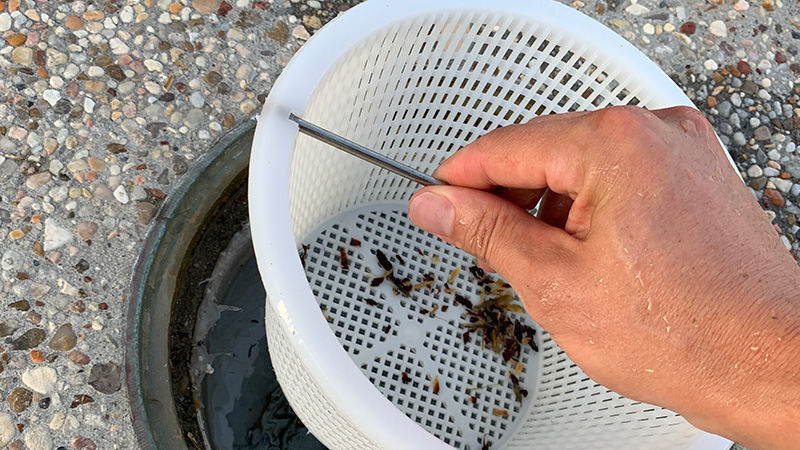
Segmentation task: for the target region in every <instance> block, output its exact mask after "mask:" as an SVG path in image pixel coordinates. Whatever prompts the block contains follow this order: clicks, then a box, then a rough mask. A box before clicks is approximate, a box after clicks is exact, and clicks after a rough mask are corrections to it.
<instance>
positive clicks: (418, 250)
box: [414, 247, 425, 257]
mask: <svg viewBox="0 0 800 450" xmlns="http://www.w3.org/2000/svg"><path fill="white" fill-rule="evenodd" d="M414 251H416V252H417V253H419V256H422V257H425V253H422V250H420V249H419V247H416V248H414Z"/></svg>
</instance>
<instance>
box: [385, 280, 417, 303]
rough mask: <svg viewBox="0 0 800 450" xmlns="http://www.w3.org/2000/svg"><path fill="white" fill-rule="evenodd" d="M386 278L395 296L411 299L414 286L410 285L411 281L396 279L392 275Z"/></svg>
mask: <svg viewBox="0 0 800 450" xmlns="http://www.w3.org/2000/svg"><path fill="white" fill-rule="evenodd" d="M387 277H388V278H389V281H391V282H392V284H393V285H394V287H395V290H394V293H395V294H402V295H403V296H405V297H411V290H412V289H413V288H414V286H413V285H412V284H411V280H410V279H409V278H403V279H398V278H397V277H396V276H394V274H389V275H388V276H387Z"/></svg>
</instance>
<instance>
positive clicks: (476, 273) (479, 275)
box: [469, 266, 489, 285]
mask: <svg viewBox="0 0 800 450" xmlns="http://www.w3.org/2000/svg"><path fill="white" fill-rule="evenodd" d="M469 271H470V273H472V276H473V277H475V279H476V280H478V285H483V284H484V283H487V282H488V281H489V280H488V278H489V277H488V276H486V271H484V270H483V269H481V268H480V267H478V266H471V267H470V268H469Z"/></svg>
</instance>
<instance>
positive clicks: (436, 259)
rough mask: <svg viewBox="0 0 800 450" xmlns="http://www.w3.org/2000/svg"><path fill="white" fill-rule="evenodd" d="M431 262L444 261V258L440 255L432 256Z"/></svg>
mask: <svg viewBox="0 0 800 450" xmlns="http://www.w3.org/2000/svg"><path fill="white" fill-rule="evenodd" d="M431 262H432V263H434V264H438V263H440V262H442V258H439V257H438V256H431Z"/></svg>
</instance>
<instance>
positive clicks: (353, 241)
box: [350, 238, 361, 247]
mask: <svg viewBox="0 0 800 450" xmlns="http://www.w3.org/2000/svg"><path fill="white" fill-rule="evenodd" d="M350 245H351V246H353V247H361V241H359V240H358V239H356V238H350Z"/></svg>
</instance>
